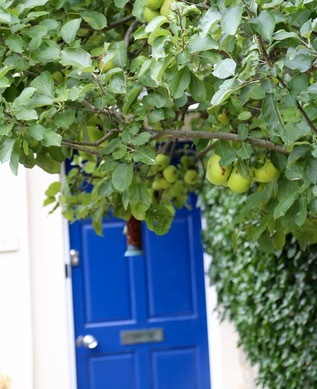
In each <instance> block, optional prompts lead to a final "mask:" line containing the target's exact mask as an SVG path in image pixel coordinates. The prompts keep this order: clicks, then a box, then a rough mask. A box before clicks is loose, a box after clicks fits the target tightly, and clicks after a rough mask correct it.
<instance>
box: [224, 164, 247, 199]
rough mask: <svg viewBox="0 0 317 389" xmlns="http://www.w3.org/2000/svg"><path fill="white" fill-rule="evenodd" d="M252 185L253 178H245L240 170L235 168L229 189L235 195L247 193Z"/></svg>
mask: <svg viewBox="0 0 317 389" xmlns="http://www.w3.org/2000/svg"><path fill="white" fill-rule="evenodd" d="M251 183H252V179H251V178H247V177H243V176H242V175H241V174H240V172H239V170H238V168H237V167H234V168H233V170H232V172H231V174H230V176H229V178H228V187H229V188H230V189H231V190H232V192H235V193H243V192H246V191H247V190H248V189H249V188H250V186H251Z"/></svg>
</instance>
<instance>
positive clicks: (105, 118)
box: [0, 0, 317, 249]
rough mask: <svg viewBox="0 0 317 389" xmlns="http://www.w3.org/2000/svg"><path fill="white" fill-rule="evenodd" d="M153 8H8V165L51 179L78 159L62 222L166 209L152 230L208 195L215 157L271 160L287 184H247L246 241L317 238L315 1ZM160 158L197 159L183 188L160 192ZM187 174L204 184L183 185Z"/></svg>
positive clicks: (0, 88)
mask: <svg viewBox="0 0 317 389" xmlns="http://www.w3.org/2000/svg"><path fill="white" fill-rule="evenodd" d="M170 3H171V4H170ZM146 5H148V3H147V2H146V1H145V0H135V1H129V2H128V1H125V0H114V1H108V0H107V1H105V0H100V1H91V0H86V1H83V0H53V1H48V0H24V1H15V0H13V1H12V0H10V1H5V0H4V1H2V2H1V5H0V22H1V26H0V28H1V41H0V52H1V55H2V59H3V61H2V67H1V68H0V96H1V105H0V110H1V119H0V161H1V162H9V163H10V166H11V169H12V171H13V172H14V173H17V170H18V164H19V162H20V163H22V164H24V165H25V166H26V167H28V168H32V167H33V166H35V165H38V166H40V167H41V168H43V169H44V170H46V171H48V172H50V173H56V172H58V171H59V170H60V165H61V163H62V162H64V161H65V159H67V158H70V159H72V161H73V162H72V169H71V170H70V172H69V173H68V174H67V177H66V179H65V183H64V185H63V187H62V189H61V192H60V194H59V193H55V192H54V194H52V193H50V191H48V197H49V198H50V200H47V202H51V204H54V203H53V198H54V199H55V205H61V207H62V211H63V214H64V216H65V217H67V218H68V219H70V220H75V219H78V218H86V217H88V216H90V217H92V218H93V220H94V223H95V226H96V228H97V229H98V226H99V229H100V222H101V218H102V216H103V215H106V214H108V213H109V212H110V211H112V212H113V213H114V214H116V215H117V216H120V217H123V218H126V219H128V218H129V217H130V216H131V215H134V216H135V217H136V218H138V219H139V220H152V219H153V218H155V217H156V214H157V213H160V212H162V217H161V218H159V220H161V222H158V223H155V225H153V224H152V227H153V228H154V229H155V230H156V231H157V232H158V231H160V233H164V232H166V231H167V230H168V228H169V225H170V222H171V219H172V218H173V212H174V211H173V208H174V207H179V206H183V205H184V204H186V198H187V195H188V193H189V192H190V191H196V190H199V189H200V185H201V182H202V181H203V177H204V158H205V157H206V156H207V155H208V152H209V151H210V149H211V148H215V150H216V152H217V153H218V154H219V155H220V156H221V157H222V162H223V163H224V162H225V161H227V162H228V160H230V162H232V161H235V163H237V166H238V169H239V172H240V173H241V174H242V175H244V176H251V175H252V169H253V168H254V167H255V166H257V164H258V163H263V162H264V161H265V160H267V159H270V160H272V161H273V163H274V165H275V166H276V167H277V168H278V169H279V171H281V175H280V179H279V180H278V181H277V182H274V183H270V184H268V185H264V186H263V185H260V186H261V187H263V188H262V189H261V190H262V192H261V194H260V195H259V194H257V191H258V189H259V185H258V184H254V185H253V187H252V188H251V190H250V194H251V196H250V197H249V198H248V201H247V202H246V208H245V210H244V211H243V212H242V213H241V218H243V217H244V220H246V221H249V227H248V231H249V233H250V236H257V237H259V238H261V240H262V241H265V240H268V239H267V238H268V237H274V236H275V235H276V234H277V231H279V234H280V231H284V235H286V234H287V233H292V234H293V235H294V236H295V237H296V238H297V239H298V241H299V242H300V245H301V247H302V248H303V249H304V248H305V247H306V244H307V242H316V241H317V228H316V216H317V200H316V193H317V191H316V185H317V175H316V167H317V152H316V147H317V146H316V133H317V128H316V126H317V115H316V112H317V111H316V108H315V107H316V96H317V87H316V85H317V75H316V70H315V64H316V58H317V36H316V28H317V27H316V17H317V14H316V9H315V4H314V1H309V0H305V1H304V0H292V1H276V0H272V1H265V2H263V1H262V0H257V1H253V0H252V1H251V0H243V1H242V0H235V1H226V0H220V1H214V2H212V3H211V2H208V1H207V2H204V3H202V2H199V1H198V0H197V1H193V2H191V3H190V4H189V3H187V2H183V1H180V2H176V1H168V3H165V2H164V3H163V5H162V6H161V14H160V12H159V10H156V11H155V12H154V16H155V17H153V18H152V16H151V17H150V18H149V17H148V16H147V17H146V20H148V21H147V22H146V21H145V16H144V10H145V6H146ZM167 5H170V7H167ZM163 8H164V12H163ZM152 14H153V12H152ZM183 140H192V141H193V145H194V146H193V147H188V144H186V146H183V143H182V141H183ZM215 140H217V142H216V143H215ZM184 147H185V148H184ZM175 151H176V156H175ZM159 153H166V154H167V155H168V156H169V158H170V163H173V161H175V160H176V161H179V160H180V156H181V155H185V156H187V157H192V160H191V162H190V163H189V164H188V163H187V162H186V163H178V162H176V164H178V170H179V172H178V174H179V180H178V181H182V182H184V184H183V185H182V184H180V183H179V182H178V183H175V184H174V183H169V185H165V186H166V187H164V188H163V187H162V185H161V187H160V188H159V189H154V188H153V185H152V184H153V182H157V180H159V179H160V180H161V184H162V178H164V177H162V175H163V172H162V171H161V170H160V169H158V166H157V163H156V160H155V158H156V155H157V154H159ZM175 158H176V159H175ZM187 169H191V170H196V171H197V172H198V173H199V174H200V177H201V179H200V180H197V181H196V182H195V183H191V184H188V183H186V182H185V181H184V180H183V177H184V176H185V173H186V170H187ZM154 186H156V188H157V185H156V184H155V185H154ZM181 187H182V188H181ZM87 188H89V190H88V191H87V190H86V189H87ZM180 188H181V189H182V190H180ZM146 191H147V192H148V194H145V193H146ZM253 192H256V194H255V195H253V194H252V193H253ZM136 193H142V194H143V196H144V198H145V201H144V202H143V201H140V197H138V196H136V195H135V194H136ZM137 199H139V200H137ZM55 205H53V206H54V209H55ZM158 205H161V206H163V208H162V207H158ZM153 209H155V215H154V214H152V210H153ZM259 209H260V210H261V212H260V213H259ZM166 210H169V212H170V215H169V214H168V215H169V217H166V212H165V211H166ZM260 231H261V233H260ZM263 247H266V245H263Z"/></svg>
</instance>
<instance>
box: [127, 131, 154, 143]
mask: <svg viewBox="0 0 317 389" xmlns="http://www.w3.org/2000/svg"><path fill="white" fill-rule="evenodd" d="M150 139H151V134H150V133H149V132H141V134H138V135H136V136H135V137H134V138H132V139H131V143H132V144H133V145H136V146H142V145H144V144H145V143H147V142H148V141H149V140H150Z"/></svg>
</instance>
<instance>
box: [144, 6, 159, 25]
mask: <svg viewBox="0 0 317 389" xmlns="http://www.w3.org/2000/svg"><path fill="white" fill-rule="evenodd" d="M157 16H160V13H159V11H154V10H153V9H151V8H148V7H144V13H143V17H144V20H145V21H146V22H147V23H149V22H150V21H151V20H153V19H154V18H156V17H157Z"/></svg>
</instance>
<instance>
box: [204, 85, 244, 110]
mask: <svg viewBox="0 0 317 389" xmlns="http://www.w3.org/2000/svg"><path fill="white" fill-rule="evenodd" d="M239 88H241V85H239V84H238V82H237V81H236V80H234V79H233V78H232V79H229V80H226V81H224V82H223V83H222V84H221V85H220V87H219V89H218V90H217V92H216V93H215V94H214V95H213V97H212V99H211V105H212V106H216V105H220V104H221V103H223V102H225V101H226V100H227V99H228V97H229V96H230V95H231V94H232V93H233V92H235V91H236V90H238V89H239Z"/></svg>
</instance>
